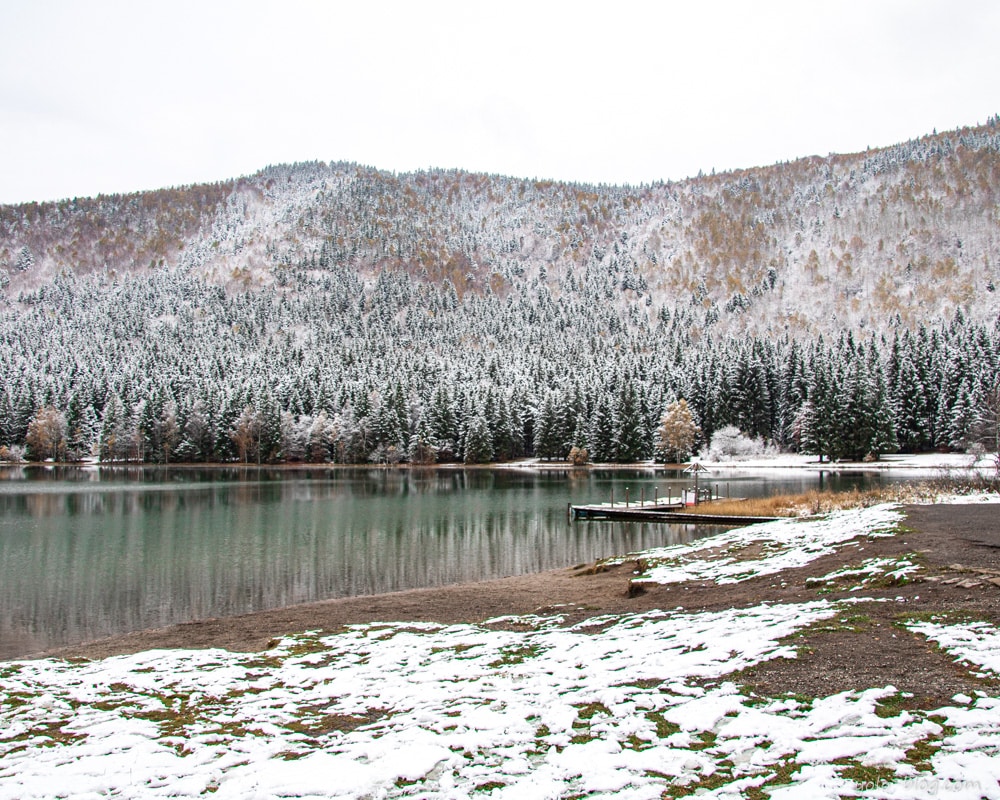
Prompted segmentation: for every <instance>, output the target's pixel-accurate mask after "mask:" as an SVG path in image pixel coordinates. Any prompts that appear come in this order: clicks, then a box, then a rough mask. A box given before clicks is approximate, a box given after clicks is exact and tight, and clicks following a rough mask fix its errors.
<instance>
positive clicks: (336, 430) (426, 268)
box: [0, 118, 1000, 461]
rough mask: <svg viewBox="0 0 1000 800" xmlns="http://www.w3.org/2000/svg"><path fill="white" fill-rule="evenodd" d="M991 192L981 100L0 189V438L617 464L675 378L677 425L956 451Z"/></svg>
mask: <svg viewBox="0 0 1000 800" xmlns="http://www.w3.org/2000/svg"><path fill="white" fill-rule="evenodd" d="M998 200H1000V130H998V119H997V118H992V119H990V120H989V122H988V123H987V124H986V125H984V126H980V127H976V128H968V129H962V130H959V131H953V132H949V133H942V134H934V135H931V136H925V137H923V138H920V139H917V140H913V141H910V142H907V143H905V144H900V145H897V146H894V147H889V148H884V149H880V150H871V151H868V152H866V153H863V154H856V155H843V156H829V157H826V158H819V157H812V158H805V159H801V160H798V161H795V162H792V163H788V164H778V165H774V166H771V167H766V168H760V169H754V170H745V171H740V172H732V173H726V174H719V175H711V176H699V177H697V178H693V179H690V180H686V181H683V182H678V183H659V184H654V185H649V186H641V187H604V186H584V185H576V184H563V183H554V182H539V181H529V180H517V179H512V178H504V177H499V176H488V175H474V174H467V173H462V172H443V171H429V172H419V173H413V174H406V175H393V174H389V173H385V172H379V171H377V170H374V169H370V168H365V167H360V166H356V165H348V164H331V165H326V164H322V163H313V164H300V165H294V166H278V167H269V168H267V169H265V170H263V171H261V172H260V173H258V174H256V175H253V176H250V177H245V178H240V179H237V180H233V181H230V182H227V183H223V184H216V185H211V186H196V187H188V188H179V189H169V190H162V191H158V192H151V193H145V194H137V195H129V196H110V197H98V198H95V199H75V200H71V201H69V200H68V201H64V202H61V203H47V204H28V205H21V206H4V207H0V262H2V263H3V264H4V265H5V266H4V267H3V272H2V273H0V285H2V287H3V292H4V295H3V297H2V298H0V302H2V303H4V308H5V314H4V316H3V320H2V325H0V335H2V339H0V341H2V343H3V346H2V348H0V368H2V374H3V376H4V377H3V379H0V445H4V444H6V445H22V444H26V443H28V434H29V424H30V423H31V421H32V420H35V419H36V418H37V415H38V414H39V413H40V412H41V411H43V410H45V409H51V410H52V411H51V412H46V413H47V414H48V416H47V417H45V418H44V419H43V420H41V422H45V421H47V423H51V424H50V425H49V427H50V428H52V431H50V432H51V433H52V436H48V438H47V441H48V440H51V439H52V437H53V436H54V437H55V440H56V442H57V444H54V445H52V447H51V448H49V449H47V450H46V452H50V454H51V455H55V456H61V455H67V454H71V453H77V454H79V453H82V452H89V451H90V449H92V448H93V447H94V446H95V445H100V449H101V452H102V454H103V455H104V456H105V457H107V458H125V457H128V458H143V459H146V460H177V459H183V460H206V459H208V460H224V461H225V460H232V459H236V458H239V459H241V460H263V461H267V460H287V459H291V460H301V459H314V460H326V459H328V458H332V459H334V460H362V461H364V460H369V459H375V460H396V459H398V458H403V459H404V460H406V459H408V458H409V459H411V460H425V459H427V458H432V460H433V458H436V459H437V460H451V459H455V458H459V459H465V460H473V461H482V460H489V459H490V458H497V459H505V458H511V457H516V456H519V455H538V456H541V457H547V458H548V457H557V458H558V457H564V456H565V455H566V454H567V453H568V452H569V450H570V448H571V447H572V446H577V447H584V446H585V447H587V448H588V449H589V453H590V455H591V457H594V458H598V459H600V460H617V461H632V460H636V459H637V458H644V457H649V456H651V455H653V451H654V444H655V439H656V428H657V424H658V421H659V418H660V415H661V413H662V412H663V410H664V408H665V406H666V405H667V404H669V403H670V402H672V401H673V400H676V399H677V398H685V399H686V400H688V401H689V402H690V404H691V406H692V407H693V409H694V410H695V412H696V416H697V420H698V421H699V422H700V425H701V432H702V440H703V441H707V440H708V439H709V438H710V436H711V435H712V433H713V432H714V431H716V430H718V429H719V428H722V427H724V426H726V425H735V426H737V427H738V428H740V429H741V430H742V431H743V432H744V433H746V434H748V435H750V436H754V437H762V438H764V439H767V440H772V441H774V442H775V443H777V444H778V445H780V446H783V447H811V448H813V450H814V451H815V452H820V453H823V454H826V455H830V456H831V457H837V456H853V457H860V456H861V455H864V454H866V453H869V452H872V453H874V454H876V455H877V454H878V453H879V452H885V451H886V450H887V449H891V448H892V447H894V446H896V445H899V446H901V447H905V448H908V449H925V448H931V447H934V448H964V447H966V446H968V444H969V442H970V441H971V440H972V438H973V437H972V432H973V429H974V427H975V424H976V423H977V421H978V420H979V417H981V416H982V414H981V413H980V412H981V410H982V408H983V406H984V405H988V399H989V397H990V392H991V391H992V389H993V383H994V382H995V376H996V374H997V370H996V366H997V361H998V347H997V339H998V332H997V328H996V322H997V319H998V314H997V312H998V309H1000V304H998V302H997V294H996V292H995V284H996V282H997V280H998V277H1000V276H998V275H997V261H998V251H1000V227H998V221H1000V202H998ZM59 414H61V415H62V416H63V417H64V419H65V422H66V425H68V426H69V428H73V426H74V425H75V426H76V427H75V430H76V434H75V437H76V438H75V443H71V442H70V441H69V440H70V439H71V438H72V436H70V434H71V433H72V432H71V431H70V430H69V429H68V428H66V425H61V423H60V422H59V419H58V415H59ZM831 420H835V424H834V427H835V428H837V429H838V430H840V431H845V430H865V431H868V432H867V433H864V434H863V435H862V436H861V439H863V441H855V442H851V443H845V442H842V441H830V439H831V437H833V438H836V437H837V436H839V434H836V435H835V433H831V432H830V431H826V432H824V431H822V430H820V429H821V428H823V427H824V425H825V426H826V427H829V426H830V425H829V424H828V423H830V421H831ZM884 420H890V421H891V426H889V427H891V430H890V429H888V428H887V427H886V426H884V425H883V426H882V428H881V429H880V430H878V431H875V430H874V427H876V423H878V424H879V425H881V421H884ZM830 424H833V423H830ZM188 428H190V431H188ZM186 431H187V432H186ZM470 437H471V441H472V443H473V445H474V446H473V447H471V448H470V447H469V446H468V444H469V441H470ZM840 438H843V437H840ZM58 442H63V444H64V445H65V446H63V447H62V449H60V445H59V444H58ZM414 448H416V449H415V450H414ZM42 449H44V448H42V447H38V446H36V447H35V451H36V456H37V455H38V452H39V451H41V450H42ZM29 450H30V447H29Z"/></svg>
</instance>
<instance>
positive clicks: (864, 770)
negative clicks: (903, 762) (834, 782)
mask: <svg viewBox="0 0 1000 800" xmlns="http://www.w3.org/2000/svg"><path fill="white" fill-rule="evenodd" d="M833 763H834V764H837V765H838V766H839V765H842V764H843V765H844V766H843V768H842V769H839V770H838V772H839V773H840V775H841V776H842V777H844V778H847V779H848V780H849V781H854V784H855V786H857V787H858V788H859V789H861V790H862V791H864V790H870V789H875V788H877V787H880V786H886V785H888V784H890V783H893V782H895V780H896V771H895V770H893V769H890V768H889V767H876V766H865V765H864V764H861V763H860V762H859V761H857V760H856V759H853V758H843V759H840V758H838V759H837V760H836V761H834V762H833Z"/></svg>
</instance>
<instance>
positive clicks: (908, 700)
mask: <svg viewBox="0 0 1000 800" xmlns="http://www.w3.org/2000/svg"><path fill="white" fill-rule="evenodd" d="M912 705H913V695H912V694H909V693H907V694H903V693H902V692H896V694H892V695H889V696H888V697H883V698H882V699H881V700H877V701H876V702H875V716H877V717H881V718H882V719H889V718H890V717H898V716H899V715H900V714H901V713H903V712H904V711H906V710H907V709H908V708H910V707H911V706H912Z"/></svg>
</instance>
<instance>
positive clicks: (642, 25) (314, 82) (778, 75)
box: [0, 0, 1000, 203]
mask: <svg viewBox="0 0 1000 800" xmlns="http://www.w3.org/2000/svg"><path fill="white" fill-rule="evenodd" d="M0 31H2V39H0V203H20V202H27V201H44V200H56V199H62V198H66V197H86V196H93V195H96V194H99V193H117V192H131V191H138V190H144V189H155V188H161V187H166V186H179V185H184V184H190V183H200V182H206V181H218V180H225V179H228V178H233V177H238V176H240V175H245V174H250V173H253V172H256V171H257V170H259V169H261V168H263V167H265V166H267V165H269V164H279V163H290V162H296V161H312V160H322V161H348V162H355V163H359V164H365V165H369V166H374V167H378V168H380V169H386V170H393V171H396V172H409V171H413V170H418V169H426V168H431V167H440V168H461V169H465V170H469V171H475V172H488V173H498V174H505V175H510V176H514V177H521V178H549V179H556V180H567V181H578V182H586V183H607V184H626V183H627V184H633V185H635V184H641V183H649V182H654V181H658V180H681V179H683V178H685V177H688V176H692V175H696V174H697V173H698V172H699V170H703V171H705V172H710V171H711V170H712V169H715V170H718V171H722V170H727V169H735V168H742V167H754V166H762V165H768V164H773V163H776V162H779V161H787V160H792V159H794V158H798V157H802V156H807V155H813V154H819V155H827V154H828V153H831V152H837V153H848V152H856V151H859V150H864V149H865V148H866V147H869V146H871V147H877V146H883V145H890V144H894V143H896V142H900V141H904V140H906V139H910V138H915V137H918V136H921V135H924V134H927V133H931V132H932V131H933V130H939V131H942V130H948V129H952V128H956V127H960V126H963V125H975V124H977V123H982V122H985V121H986V119H987V118H988V117H990V116H992V115H993V114H996V113H997V112H998V111H1000V97H998V92H997V89H998V88H1000V80H998V79H997V76H998V75H1000V48H998V47H997V46H996V42H997V41H1000V3H996V2H995V0H968V1H963V0H866V1H862V0H840V1H839V2H836V3H834V2H801V0H797V1H796V2H784V1H783V0H782V1H781V2H779V1H777V0H756V1H755V2H747V1H746V0H740V2H736V1H735V0H698V2H693V1H692V0H688V1H687V2H655V1H653V0H645V1H644V2H636V1H634V0H615V2H613V3H612V2H610V0H605V2H599V3H598V2H587V1H585V0H580V1H578V2H546V1H545V0H529V1H528V2H524V1H522V0H504V1H503V2H473V0H464V2H442V1H435V2H420V1H419V0H410V1H409V2H397V1H396V0H366V1H365V2H358V0H351V1H350V2H335V1H333V0H326V1H321V0H281V2H264V0H195V1H193V2H192V1H191V0H170V2H162V0H143V2H135V1H134V0H122V1H119V0H0Z"/></svg>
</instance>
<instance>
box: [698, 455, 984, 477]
mask: <svg viewBox="0 0 1000 800" xmlns="http://www.w3.org/2000/svg"><path fill="white" fill-rule="evenodd" d="M698 462H699V463H700V464H702V465H704V466H706V467H711V468H712V469H744V468H751V467H752V468H753V469H766V468H772V467H773V468H776V469H777V468H781V469H787V468H798V469H815V470H819V469H822V470H826V471H829V470H834V471H836V470H849V471H852V472H855V471H858V470H866V471H877V470H887V469H902V470H921V471H926V472H927V473H928V477H931V476H932V473H934V472H941V473H945V474H948V473H955V472H961V471H964V470H969V469H971V468H973V467H974V468H975V469H977V470H979V471H981V472H983V473H985V474H987V475H988V474H992V473H993V472H994V471H995V470H996V461H995V460H994V457H993V455H989V454H988V455H985V456H972V455H968V454H966V453H917V454H906V453H898V454H895V455H887V456H882V457H881V458H880V459H879V460H878V461H838V462H833V463H831V462H829V461H824V462H822V463H821V462H820V461H818V460H817V457H816V456H812V455H801V454H799V453H781V454H775V455H762V456H752V457H747V458H741V459H734V460H732V461H711V460H708V459H699V460H698Z"/></svg>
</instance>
